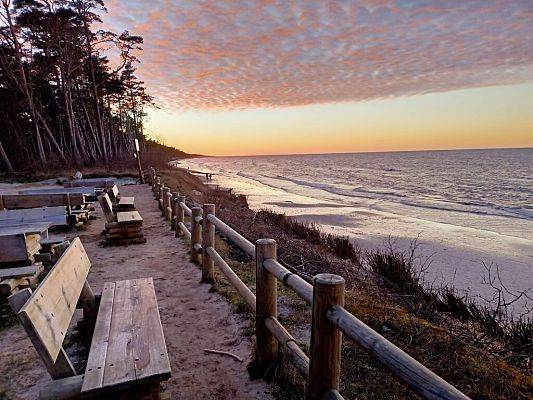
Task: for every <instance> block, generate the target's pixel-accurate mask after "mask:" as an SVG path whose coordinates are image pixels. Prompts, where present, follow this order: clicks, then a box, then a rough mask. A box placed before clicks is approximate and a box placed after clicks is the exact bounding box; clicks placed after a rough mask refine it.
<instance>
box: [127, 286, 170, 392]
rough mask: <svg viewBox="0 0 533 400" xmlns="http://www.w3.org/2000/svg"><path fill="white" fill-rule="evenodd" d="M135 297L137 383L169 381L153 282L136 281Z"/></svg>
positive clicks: (134, 336) (134, 338) (134, 324)
mask: <svg viewBox="0 0 533 400" xmlns="http://www.w3.org/2000/svg"><path fill="white" fill-rule="evenodd" d="M132 294H133V298H134V304H135V305H136V307H135V313H134V314H133V341H132V347H133V356H134V360H135V375H136V379H137V380H138V381H147V380H158V381H161V380H164V379H168V378H169V377H170V372H171V370H170V362H169V358H168V353H167V346H166V344H165V336H164V334H163V327H162V325H161V318H160V316H159V308H158V307H157V299H156V294H155V289H154V282H153V280H152V278H145V279H136V280H135V281H134V283H133V286H132Z"/></svg>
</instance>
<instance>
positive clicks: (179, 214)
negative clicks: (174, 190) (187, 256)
mask: <svg viewBox="0 0 533 400" xmlns="http://www.w3.org/2000/svg"><path fill="white" fill-rule="evenodd" d="M176 201H177V203H178V204H176V234H175V236H176V237H179V236H181V229H180V226H179V223H180V222H183V223H185V211H184V210H183V208H181V205H180V203H185V196H178V199H177V200H176Z"/></svg>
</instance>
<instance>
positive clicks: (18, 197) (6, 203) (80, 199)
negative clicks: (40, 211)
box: [0, 193, 85, 210]
mask: <svg viewBox="0 0 533 400" xmlns="http://www.w3.org/2000/svg"><path fill="white" fill-rule="evenodd" d="M0 197H1V198H0V210H3V209H5V210H17V209H27V208H38V207H57V206H65V207H67V209H70V208H72V207H74V206H82V205H84V204H85V196H84V195H83V194H81V193H72V194H71V193H63V194H61V193H47V194H5V195H2V196H0Z"/></svg>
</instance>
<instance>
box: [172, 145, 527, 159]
mask: <svg viewBox="0 0 533 400" xmlns="http://www.w3.org/2000/svg"><path fill="white" fill-rule="evenodd" d="M175 148H176V147H175ZM528 149H531V150H533V146H524V147H474V148H461V147H459V148H448V149H416V150H375V151H331V152H325V153H314V152H313V153H278V154H243V155H207V154H190V155H192V156H193V157H188V158H189V159H191V158H215V157H216V158H222V157H227V158H239V157H283V156H320V155H333V154H375V153H422V152H431V151H433V152H444V151H483V150H528ZM178 150H179V149H178ZM181 151H183V150H181ZM187 154H189V153H187Z"/></svg>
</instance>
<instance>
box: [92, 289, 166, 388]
mask: <svg viewBox="0 0 533 400" xmlns="http://www.w3.org/2000/svg"><path fill="white" fill-rule="evenodd" d="M112 285H113V284H106V286H105V289H104V292H102V300H101V303H100V309H99V311H98V317H97V321H96V327H95V331H94V336H93V341H92V344H91V349H90V352H89V360H88V362H87V368H86V370H85V379H84V382H83V386H82V397H83V398H90V397H96V396H102V395H103V394H106V393H111V392H114V391H117V390H121V389H126V388H130V387H133V386H136V385H139V384H143V383H145V382H147V381H153V382H158V381H162V380H165V379H168V378H169V377H170V363H169V361H168V354H167V349H166V344H165V339H164V335H163V329H162V326H161V319H160V317H159V310H158V307H157V299H156V295H155V290H154V285H153V281H152V278H146V279H135V280H128V281H120V282H116V283H115V284H114V286H112ZM110 305H111V309H110ZM106 338H107V339H106Z"/></svg>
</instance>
